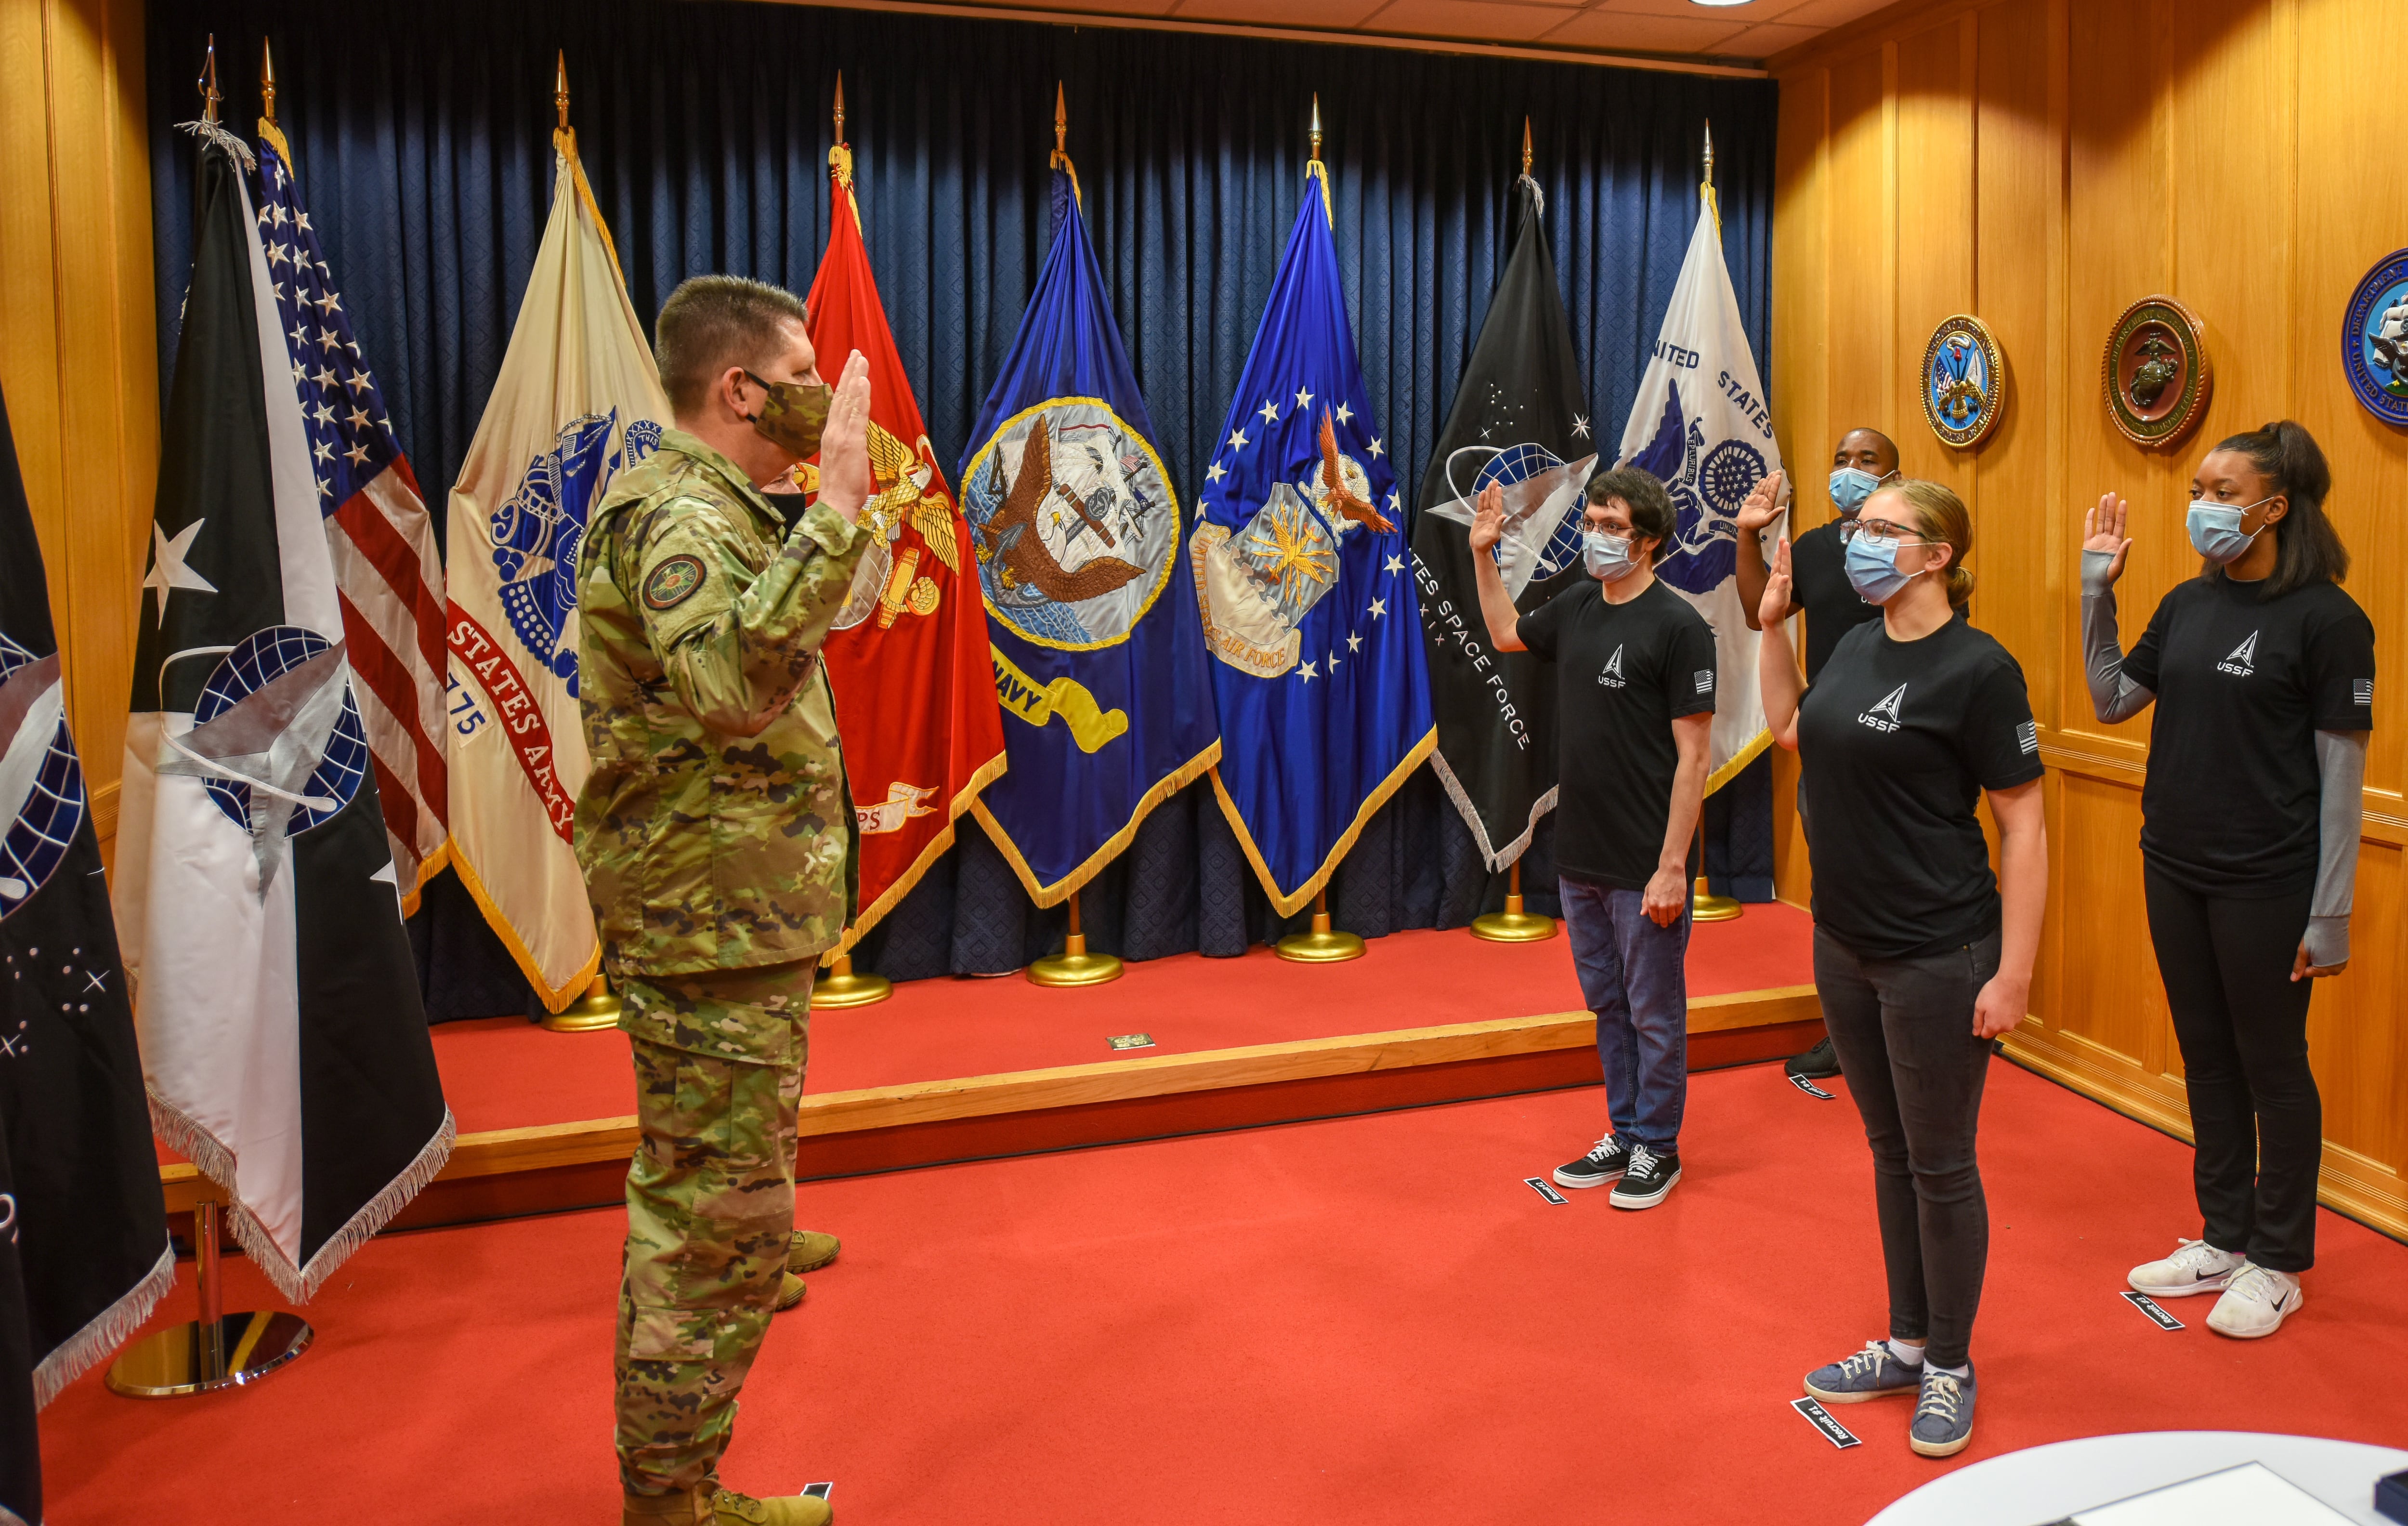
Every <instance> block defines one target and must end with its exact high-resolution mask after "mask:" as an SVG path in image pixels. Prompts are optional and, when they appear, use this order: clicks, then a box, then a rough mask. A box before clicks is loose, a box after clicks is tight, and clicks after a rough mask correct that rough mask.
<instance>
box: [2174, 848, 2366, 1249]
mask: <svg viewBox="0 0 2408 1526" xmlns="http://www.w3.org/2000/svg"><path fill="white" fill-rule="evenodd" d="M2143 884H2144V885H2146V887H2147V891H2148V898H2149V940H2150V942H2151V943H2155V944H2156V945H2157V972H2158V973H2159V974H2160V975H2162V976H2163V977H2164V979H2165V983H2166V1004H2167V1005H2168V1006H2170V1007H2171V1008H2172V1009H2173V1018H2174V1039H2175V1041H2176V1042H2177V1043H2179V1044H2181V1045H2182V1057H2183V1076H2184V1085H2185V1086H2186V1087H2187V1088H2188V1089H2189V1092H2190V1127H2191V1134H2192V1137H2193V1138H2194V1139H2195V1140H2196V1141H2197V1145H2198V1147H2197V1150H2196V1153H2195V1154H2194V1156H2193V1158H2192V1162H2191V1180H2192V1182H2193V1183H2194V1185H2195V1186H2196V1187H2197V1188H2198V1191H2199V1211H2200V1216H2201V1217H2202V1218H2204V1219H2205V1220H2206V1228H2205V1229H2204V1231H2201V1238H2203V1239H2204V1240H2206V1241H2207V1243H2208V1244H2209V1245H2214V1247H2215V1248H2216V1249H2218V1250H2222V1251H2229V1252H2231V1253H2233V1254H2235V1255H2245V1256H2247V1257H2248V1258H2249V1259H2250V1260H2253V1261H2255V1262H2257V1264H2258V1265H2260V1266H2263V1267H2268V1268H2271V1269H2272V1270H2273V1271H2276V1272H2294V1273H2297V1272H2304V1271H2306V1270H2307V1269H2308V1268H2309V1267H2311V1266H2313V1265H2315V1260H2316V1169H2317V1167H2318V1165H2319V1164H2320V1163H2321V1162H2322V1160H2323V1158H2324V1131H2325V1120H2324V1101H2323V1099H2322V1098H2320V1097H2319V1096H2317V1094H2316V1077H2315V1072H2313V1071H2311V1070H2309V1069H2308V998H2309V997H2310V996H2311V995H2312V994H2313V988H2314V986H2315V982H2313V981H2306V980H2300V981H2295V980H2293V979H2292V978H2291V960H2292V957H2293V956H2294V955H2296V954H2297V953H2298V952H2299V948H2300V938H2301V936H2303V935H2304V934H2305V933H2306V931H2307V929H2308V905H2309V901H2310V900H2311V898H2312V897H2313V895H2314V892H2313V891H2312V890H2301V891H2300V892H2298V893H2297V894H2295V895H2288V896H2277V897H2274V898H2273V899H2272V900H2228V899H2225V898H2222V897H2216V896H2202V895H2200V893H2199V892H2197V891H2195V890H2190V889H2186V888H2185V887H2184V886H2182V885H2177V884H2175V883H2174V881H2172V880H2171V879H2170V878H2168V877H2167V876H2166V875H2165V874H2163V873H2160V872H2159V871H2157V868H2156V867H2155V866H2154V865H2147V864H2145V863H2144V865H2143Z"/></svg>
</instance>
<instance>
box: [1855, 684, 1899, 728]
mask: <svg viewBox="0 0 2408 1526" xmlns="http://www.w3.org/2000/svg"><path fill="white" fill-rule="evenodd" d="M1904 698H1906V685H1905V684H1899V686H1898V687H1897V688H1894V689H1892V690H1890V691H1889V692H1888V693H1887V694H1885V695H1883V696H1882V697H1881V698H1879V699H1877V700H1875V701H1874V702H1873V708H1872V709H1871V710H1868V711H1866V712H1865V713H1863V714H1861V715H1859V716H1857V717H1856V724H1857V725H1859V726H1870V727H1872V728H1873V729H1874V730H1876V731H1895V730H1897V729H1898V727H1899V720H1898V707H1899V701H1900V700H1902V699H1904Z"/></svg>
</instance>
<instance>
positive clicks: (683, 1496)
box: [619, 1489, 718, 1526]
mask: <svg viewBox="0 0 2408 1526" xmlns="http://www.w3.org/2000/svg"><path fill="white" fill-rule="evenodd" d="M710 1494H711V1491H710V1490H708V1489H703V1490H685V1491H683V1492H681V1493H677V1494H629V1495H627V1496H625V1503H624V1504H623V1505H622V1507H621V1509H620V1513H619V1521H620V1526H718V1521H717V1518H716V1517H714V1516H713V1515H712V1514H711V1509H710Z"/></svg>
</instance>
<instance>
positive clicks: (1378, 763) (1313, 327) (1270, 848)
mask: <svg viewBox="0 0 2408 1526" xmlns="http://www.w3.org/2000/svg"><path fill="white" fill-rule="evenodd" d="M1327 177H1328V171H1327V170H1326V169H1325V168H1324V167H1323V166H1322V164H1321V162H1320V161H1319V160H1317V159H1316V160H1314V161H1313V162H1312V164H1311V165H1310V166H1307V170H1306V180H1305V194H1304V203H1303V205H1302V206H1300V207H1298V208H1297V217H1296V226H1295V228H1294V230H1293V231H1292V232H1291V233H1290V234H1289V235H1288V242H1287V252H1286V254H1285V255H1284V256H1283V258H1282V259H1281V261H1280V269H1279V275H1278V277H1277V278H1276V279H1275V280H1274V281H1272V283H1271V295H1270V302H1269V306H1268V307H1267V308H1266V309H1265V310H1264V312H1263V324H1262V327H1261V328H1260V329H1258V330H1256V331H1255V334H1254V349H1253V351H1252V352H1251V353H1249V354H1248V355H1247V357H1246V365H1245V368H1244V369H1243V370H1242V371H1241V372H1240V376H1239V381H1238V390H1237V393H1236V396H1233V397H1232V398H1231V399H1230V403H1229V416H1228V418H1227V420H1226V422H1224V423H1223V425H1222V426H1221V442H1220V444H1219V445H1218V446H1217V447H1216V448H1215V449H1214V452H1213V455H1212V460H1211V465H1209V466H1207V467H1206V468H1204V477H1205V486H1204V490H1203V492H1202V493H1201V494H1200V495H1198V503H1197V521H1198V523H1197V526H1196V533H1195V536H1194V538H1193V539H1192V540H1191V541H1190V543H1189V547H1188V559H1189V562H1190V563H1191V568H1192V572H1193V575H1194V577H1195V580H1196V587H1197V596H1198V597H1199V599H1200V600H1201V602H1202V603H1203V606H1204V628H1205V636H1206V639H1207V640H1208V641H1210V642H1211V650H1212V655H1213V657H1214V658H1215V659H1217V660H1215V661H1214V662H1213V664H1212V686H1213V690H1214V692H1215V694H1216V695H1217V697H1218V698H1219V701H1220V711H1221V735H1222V740H1223V747H1222V754H1221V761H1220V763H1219V764H1218V765H1217V766H1216V767H1215V769H1214V770H1213V776H1212V777H1213V783H1214V786H1215V788H1216V790H1217V791H1218V793H1219V795H1220V799H1221V809H1222V812H1223V813H1224V814H1226V816H1227V817H1228V818H1229V825H1230V826H1231V827H1232V828H1235V829H1236V831H1237V834H1238V841H1239V842H1240V845H1241V846H1243V847H1244V849H1245V851H1246V857H1247V858H1248V859H1249V860H1251V861H1252V862H1253V864H1254V873H1255V874H1256V876H1257V877H1259V878H1260V879H1261V881H1262V885H1263V889H1264V891H1265V892H1266V893H1267V894H1268V895H1269V897H1270V900H1271V904H1272V907H1273V909H1274V910H1276V911H1277V912H1278V914H1280V915H1282V916H1286V915H1288V914H1292V913H1294V912H1296V911H1297V909H1299V908H1300V907H1302V906H1303V905H1304V904H1305V903H1306V902H1308V901H1310V900H1312V898H1313V897H1314V896H1315V895H1317V894H1319V893H1320V891H1321V888H1322V886H1323V885H1326V884H1327V883H1328V879H1329V874H1330V871H1332V870H1333V869H1335V868H1336V867H1337V865H1338V861H1339V860H1340V859H1341V858H1343V857H1345V856H1346V850H1347V849H1348V848H1350V847H1352V846H1354V843H1355V838H1356V836H1358V835H1359V834H1360V833H1361V831H1362V829H1363V824H1364V823H1365V822H1366V821H1368V820H1369V818H1370V816H1371V813H1373V812H1375V811H1377V810H1378V809H1379V808H1380V807H1381V806H1382V805H1383V803H1385V802H1386V800H1387V799H1388V797H1389V796H1390V795H1392V794H1394V793H1395V792H1396V789H1397V787H1398V785H1401V784H1402V783H1404V780H1405V778H1406V776H1407V775H1408V774H1410V773H1412V770H1413V769H1414V768H1415V767H1416V766H1418V765H1419V764H1420V762H1421V760H1422V759H1423V758H1424V757H1426V756H1428V754H1429V750H1430V746H1431V744H1432V742H1433V741H1434V740H1435V738H1434V733H1433V731H1432V729H1431V726H1430V702H1429V684H1428V679H1427V676H1426V669H1425V665H1424V658H1423V653H1422V636H1421V623H1420V619H1419V616H1418V613H1417V612H1416V607H1415V602H1414V597H1413V580H1412V574H1411V572H1410V571H1409V570H1408V569H1407V567H1406V556H1407V554H1408V553H1407V550H1406V547H1405V537H1404V517H1405V516H1404V511H1403V503H1402V500H1401V499H1400V497H1398V493H1397V486H1396V476H1395V473H1393V472H1392V471H1391V470H1390V469H1389V468H1388V461H1387V455H1386V452H1385V448H1384V447H1383V445H1382V444H1381V442H1380V425H1379V421H1378V420H1377V419H1375V418H1374V417H1373V416H1372V413H1371V394H1370V389H1369V387H1368V386H1366V385H1365V384H1364V381H1363V365H1362V361H1361V360H1360V358H1359V357H1357V355H1356V354H1355V330H1354V327H1353V325H1352V324H1349V323H1348V322H1347V318H1346V294H1345V292H1344V291H1343V290H1342V289H1341V288H1340V285H1339V280H1338V252H1337V249H1336V247H1335V245H1334V244H1333V243H1332V241H1331V238H1330V224H1331V215H1332V214H1331V211H1330V203H1329V190H1328V178H1327Z"/></svg>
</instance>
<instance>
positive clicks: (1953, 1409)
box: [1906, 1363, 1973, 1457]
mask: <svg viewBox="0 0 2408 1526" xmlns="http://www.w3.org/2000/svg"><path fill="white" fill-rule="evenodd" d="M1972 1439H1973V1374H1972V1372H1971V1368H1970V1366H1969V1368H1968V1369H1967V1371H1966V1374H1965V1375H1964V1376H1963V1377H1957V1376H1956V1375H1953V1374H1949V1373H1943V1372H1941V1371H1940V1370H1939V1369H1937V1368H1935V1367H1932V1366H1930V1365H1929V1364H1928V1363H1927V1364H1926V1365H1925V1367H1924V1369H1923V1398H1922V1401H1921V1402H1920V1403H1918V1404H1916V1405H1915V1406H1914V1424H1913V1425H1911V1426H1909V1427H1908V1428H1907V1432H1906V1444H1907V1445H1908V1446H1910V1447H1914V1450H1915V1453H1916V1455H1918V1456H1921V1457H1955V1456H1956V1455H1957V1453H1958V1452H1961V1451H1963V1450H1964V1449H1965V1447H1966V1444H1967V1443H1968V1442H1971V1440H1972Z"/></svg>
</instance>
